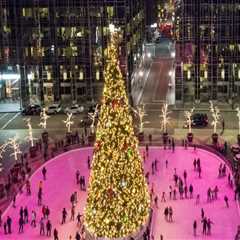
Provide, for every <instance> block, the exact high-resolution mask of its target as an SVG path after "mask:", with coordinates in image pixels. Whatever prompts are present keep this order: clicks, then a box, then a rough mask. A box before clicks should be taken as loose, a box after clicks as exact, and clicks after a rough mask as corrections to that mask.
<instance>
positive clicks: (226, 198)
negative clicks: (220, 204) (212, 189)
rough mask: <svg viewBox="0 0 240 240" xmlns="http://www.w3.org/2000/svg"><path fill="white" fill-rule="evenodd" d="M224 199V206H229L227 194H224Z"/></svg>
mask: <svg viewBox="0 0 240 240" xmlns="http://www.w3.org/2000/svg"><path fill="white" fill-rule="evenodd" d="M224 201H225V204H226V207H227V208H229V204H228V197H227V195H225V196H224Z"/></svg>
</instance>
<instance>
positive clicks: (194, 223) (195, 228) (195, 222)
mask: <svg viewBox="0 0 240 240" xmlns="http://www.w3.org/2000/svg"><path fill="white" fill-rule="evenodd" d="M193 235H194V237H196V236H197V221H196V220H194V222H193Z"/></svg>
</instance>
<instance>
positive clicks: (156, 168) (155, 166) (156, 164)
mask: <svg viewBox="0 0 240 240" xmlns="http://www.w3.org/2000/svg"><path fill="white" fill-rule="evenodd" d="M154 168H155V171H156V172H157V171H158V160H157V159H155V161H154Z"/></svg>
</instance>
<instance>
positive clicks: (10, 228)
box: [7, 216, 12, 234]
mask: <svg viewBox="0 0 240 240" xmlns="http://www.w3.org/2000/svg"><path fill="white" fill-rule="evenodd" d="M7 230H8V231H7V232H8V234H11V233H12V219H11V218H10V217H9V216H8V217H7Z"/></svg>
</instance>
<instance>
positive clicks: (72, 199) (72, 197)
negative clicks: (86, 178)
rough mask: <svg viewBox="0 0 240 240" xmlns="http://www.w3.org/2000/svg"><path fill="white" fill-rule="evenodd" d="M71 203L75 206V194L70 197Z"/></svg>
mask: <svg viewBox="0 0 240 240" xmlns="http://www.w3.org/2000/svg"><path fill="white" fill-rule="evenodd" d="M70 202H71V205H72V206H73V205H74V203H75V196H74V193H73V194H72V195H71V197H70Z"/></svg>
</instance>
